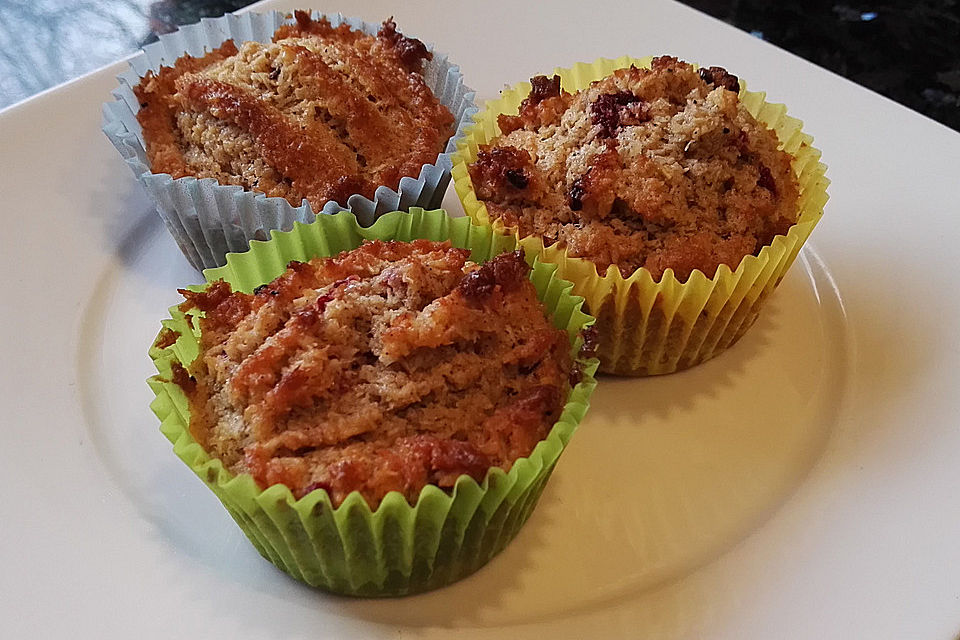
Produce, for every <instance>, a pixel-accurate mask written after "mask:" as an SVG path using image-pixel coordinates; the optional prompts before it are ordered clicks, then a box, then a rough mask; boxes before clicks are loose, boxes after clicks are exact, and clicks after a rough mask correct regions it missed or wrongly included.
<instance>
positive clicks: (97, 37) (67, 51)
mask: <svg viewBox="0 0 960 640" xmlns="http://www.w3.org/2000/svg"><path fill="white" fill-rule="evenodd" d="M247 4H250V0H186V1H181V0H160V1H155V0H0V108H2V107H5V106H8V105H11V104H14V103H16V102H19V101H21V100H24V99H26V98H29V97H30V96H32V95H34V94H36V93H39V92H40V91H43V90H44V89H47V88H49V87H53V86H56V85H58V84H60V83H62V82H66V81H67V80H71V79H73V78H76V77H78V76H81V75H83V74H84V73H87V72H89V71H93V70H94V69H97V68H99V67H102V66H104V65H106V64H110V63H111V62H115V61H116V60H118V59H120V58H122V57H124V56H126V55H129V54H131V53H133V52H135V51H137V49H139V48H140V47H141V46H143V45H144V44H147V43H149V42H152V41H154V40H156V38H157V34H159V33H168V32H170V31H173V30H175V29H176V28H177V25H182V24H190V23H192V22H196V21H198V20H199V19H200V18H203V17H212V16H219V15H222V14H223V13H225V12H227V11H235V10H236V9H239V8H240V7H243V6H245V5H247Z"/></svg>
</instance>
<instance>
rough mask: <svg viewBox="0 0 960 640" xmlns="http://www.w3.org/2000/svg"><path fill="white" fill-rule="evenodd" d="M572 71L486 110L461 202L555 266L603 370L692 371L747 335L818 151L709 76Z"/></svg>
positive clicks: (796, 226) (804, 231) (797, 223)
mask: <svg viewBox="0 0 960 640" xmlns="http://www.w3.org/2000/svg"><path fill="white" fill-rule="evenodd" d="M618 63H624V64H618ZM577 71H578V73H576V74H574V73H570V72H563V71H561V72H560V75H553V76H552V77H547V76H538V77H536V78H533V79H532V81H531V84H530V85H529V89H518V90H517V91H514V92H510V94H509V95H505V96H504V98H503V99H502V100H501V101H500V102H499V103H495V104H492V105H490V106H488V111H487V112H486V113H485V114H484V115H483V118H482V120H481V123H480V124H478V126H477V128H475V129H474V130H473V131H472V132H471V139H470V140H469V141H468V142H467V143H465V144H464V145H462V146H461V148H460V150H459V152H458V155H457V158H456V159H455V162H458V166H457V167H456V169H455V171H454V176H455V179H456V181H457V190H458V193H459V194H460V196H461V199H462V200H463V202H464V206H465V209H466V210H467V212H468V214H469V215H471V216H472V217H474V218H475V219H477V220H480V221H485V222H490V223H492V224H494V225H495V226H496V227H497V228H500V229H512V230H513V231H514V232H515V233H516V234H517V235H518V236H519V237H520V238H521V239H522V240H521V241H522V242H523V243H524V245H525V246H527V247H528V248H531V249H534V250H536V251H537V252H538V253H541V254H542V255H543V257H544V259H546V260H549V261H553V262H557V263H559V264H560V265H561V273H562V274H563V275H564V277H566V278H569V279H570V280H572V281H573V282H574V283H575V286H576V289H575V291H576V293H577V294H579V295H583V296H584V297H585V298H586V300H587V304H588V306H589V308H590V309H591V312H592V313H594V314H595V315H596V316H597V319H598V325H599V326H600V329H601V330H600V352H599V353H600V359H601V370H603V371H608V372H611V373H621V374H629V375H645V374H655V373H669V372H672V371H676V370H678V369H683V368H686V367H689V366H692V365H694V364H697V363H699V362H702V361H704V360H706V359H708V358H710V357H713V356H714V355H716V354H718V353H720V352H721V351H722V350H724V349H725V348H727V347H728V346H730V344H732V343H733V342H735V341H736V340H737V339H738V338H739V337H740V336H741V335H743V333H744V332H745V331H746V329H747V328H748V327H749V326H750V325H751V324H752V322H753V321H754V319H755V318H756V316H757V313H758V311H759V307H760V304H761V303H762V301H763V300H764V299H765V298H766V296H767V295H768V294H769V293H770V292H771V291H772V290H773V288H774V287H775V285H776V283H777V282H778V281H779V278H780V277H782V274H783V272H784V271H785V269H786V268H787V267H788V266H789V264H790V263H791V262H792V260H793V259H794V257H795V256H796V252H797V251H798V250H799V247H800V245H801V244H802V242H803V240H805V239H806V237H807V235H808V234H809V232H810V230H811V229H812V226H813V224H815V222H816V221H817V220H818V219H819V217H820V215H821V214H822V205H823V202H824V201H825V199H826V196H825V186H826V180H825V179H824V178H823V167H822V165H819V164H818V163H817V162H816V159H817V157H818V152H816V151H815V150H813V149H812V148H811V147H810V146H809V143H810V141H811V139H809V137H808V136H803V134H800V133H799V123H798V122H797V121H795V120H793V119H790V118H786V117H785V115H784V113H783V112H782V110H778V109H776V108H767V107H769V105H764V104H763V102H762V96H758V95H757V94H750V93H749V92H746V91H742V90H741V86H740V85H741V82H740V81H739V79H738V78H737V77H736V76H734V75H732V74H730V73H728V72H727V71H726V70H725V69H722V68H720V67H709V68H701V69H699V70H698V69H696V68H694V67H693V66H692V65H690V64H687V63H685V62H681V61H679V60H677V59H676V58H672V57H667V56H663V57H659V58H653V59H650V60H647V61H635V60H629V59H626V60H620V61H616V63H614V62H613V61H600V62H599V63H597V64H596V65H594V68H589V67H581V68H580V69H578V70H577ZM591 72H594V73H591ZM561 75H564V76H566V82H565V83H564V87H566V90H565V89H563V88H561ZM573 77H576V78H579V79H583V78H590V79H591V80H593V79H594V78H596V79H595V80H593V81H592V82H590V81H589V80H587V81H581V82H579V83H577V82H571V80H572V78H573ZM518 98H519V99H518ZM761 111H762V112H761ZM765 118H767V119H766V120H765ZM493 122H496V126H495V127H493V126H490V125H492V124H493ZM778 238H779V239H780V240H779V242H778V241H777V239H778ZM784 243H785V244H784ZM772 253H775V254H777V255H776V256H772V255H771V254H772ZM771 259H772V260H773V262H772V263H771ZM768 267H770V268H768ZM760 272H763V277H759V275H760Z"/></svg>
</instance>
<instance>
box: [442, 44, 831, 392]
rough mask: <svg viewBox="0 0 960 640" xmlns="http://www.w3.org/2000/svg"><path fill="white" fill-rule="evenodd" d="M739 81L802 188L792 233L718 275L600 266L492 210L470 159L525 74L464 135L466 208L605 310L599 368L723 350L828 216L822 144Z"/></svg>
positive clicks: (584, 81) (599, 65) (633, 369)
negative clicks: (657, 275) (525, 232)
mask: <svg viewBox="0 0 960 640" xmlns="http://www.w3.org/2000/svg"><path fill="white" fill-rule="evenodd" d="M651 60H652V58H650V57H648V58H642V59H636V58H630V57H626V56H624V57H621V58H617V59H615V60H610V59H606V58H600V59H599V60H597V61H595V62H593V63H589V64H588V63H578V64H576V65H574V66H573V67H572V68H570V69H556V70H555V71H554V73H555V74H557V75H559V76H560V83H561V86H562V87H563V89H565V90H566V91H569V92H571V93H573V92H576V91H579V90H581V89H585V88H586V87H587V86H588V85H589V84H590V83H591V82H593V81H595V80H599V79H601V78H604V77H606V76H608V75H610V74H611V73H613V72H614V71H615V70H617V69H621V68H624V67H629V66H630V65H634V66H637V67H644V68H649V67H650V61H651ZM740 85H741V91H740V100H741V102H742V103H743V105H744V106H745V107H746V109H747V110H748V111H749V112H750V113H751V114H752V115H753V116H754V117H755V118H757V120H759V121H760V122H763V123H764V124H765V125H766V126H767V127H768V128H770V129H772V130H773V131H775V132H776V134H777V137H778V138H779V140H780V145H781V148H782V149H783V150H784V151H786V152H787V153H789V154H790V155H791V156H792V157H793V162H792V165H793V170H794V172H795V173H796V175H797V179H798V182H799V186H800V197H799V202H798V207H799V216H798V219H797V222H796V224H794V225H793V226H792V227H790V229H789V230H788V232H787V234H786V235H780V236H776V237H775V238H774V240H773V241H772V242H771V244H769V245H767V246H765V247H763V248H762V249H761V250H760V252H759V253H758V254H757V255H748V256H746V257H744V258H743V260H742V261H741V262H740V264H739V265H737V266H736V268H735V269H731V268H730V267H728V266H726V265H721V266H720V268H719V269H718V270H717V272H716V274H715V275H714V276H713V277H712V278H708V277H706V276H705V275H704V274H703V273H702V272H701V271H694V272H693V274H692V275H691V276H690V278H688V280H687V281H686V282H680V281H679V280H677V278H676V277H675V276H674V274H673V271H672V270H671V269H668V270H667V271H666V272H665V273H664V275H663V277H662V278H661V280H660V281H659V282H656V281H654V279H653V277H652V276H651V274H650V272H649V271H648V270H647V269H644V268H640V269H637V270H636V271H635V272H633V273H621V271H620V269H619V268H618V267H617V266H615V265H613V266H610V267H609V268H608V269H607V271H606V273H605V274H600V273H598V271H597V268H596V266H595V265H594V263H592V262H590V261H589V260H586V259H583V258H575V257H572V256H570V255H568V254H567V252H566V251H565V250H564V249H562V248H560V247H558V246H556V245H553V246H550V247H544V244H543V241H542V239H541V238H540V237H537V236H526V237H523V238H520V237H519V231H518V229H517V228H516V227H512V228H508V227H505V226H504V224H503V223H502V222H501V221H500V220H499V219H492V218H491V217H490V215H489V213H488V211H487V207H486V205H485V204H484V203H483V202H481V201H479V200H478V199H477V196H476V192H475V191H474V187H473V182H472V181H471V179H470V173H469V171H468V165H469V164H471V163H472V162H474V161H475V160H476V158H477V152H478V149H479V147H480V145H483V144H487V143H489V142H490V141H491V140H492V139H493V138H495V137H496V136H498V135H500V129H499V127H498V126H497V116H498V115H500V114H510V115H513V114H516V113H517V111H518V108H519V106H520V103H521V102H522V101H523V99H524V98H526V97H527V95H528V94H529V92H530V88H531V86H530V83H528V82H521V83H519V84H517V85H516V86H514V87H513V88H511V89H507V90H505V91H503V93H502V94H501V97H500V98H499V99H497V100H491V101H489V102H488V103H487V104H486V107H485V109H484V110H483V111H482V112H481V113H479V114H477V116H475V123H474V125H473V126H472V127H470V128H469V129H468V130H467V131H466V135H465V137H464V138H463V139H461V140H460V141H459V142H458V145H457V151H456V153H454V155H453V164H454V166H453V180H454V185H455V187H456V190H457V194H458V196H459V197H460V201H461V202H462V203H463V207H464V210H465V211H466V213H467V215H468V216H469V217H470V218H472V219H473V220H474V221H476V222H477V223H479V224H489V225H492V226H493V228H494V229H496V230H497V232H501V233H513V234H514V235H515V236H516V237H517V238H518V242H519V243H520V244H521V245H522V246H523V247H524V249H525V250H527V251H528V252H531V253H533V254H535V255H538V256H539V257H540V258H541V259H543V260H544V261H545V262H549V263H552V264H556V265H558V266H559V274H560V277H562V278H564V279H566V280H570V281H571V282H573V283H574V289H573V291H574V294H575V295H578V296H582V297H583V298H584V299H585V300H586V308H587V309H588V310H589V311H590V313H592V314H593V315H594V316H596V318H597V327H598V330H599V331H598V333H599V337H600V345H599V352H598V355H599V357H600V371H603V372H607V373H614V374H620V375H630V376H643V375H656V374H665V373H672V372H674V371H679V370H682V369H686V368H688V367H692V366H694V365H696V364H699V363H701V362H704V361H706V360H709V359H710V358H713V357H714V356H716V355H718V354H719V353H722V352H723V351H724V350H725V349H727V348H728V347H729V346H731V345H732V344H734V343H735V342H736V341H737V340H738V339H739V338H740V337H741V336H742V335H743V334H744V333H745V332H746V331H747V329H749V328H750V326H751V325H752V324H753V322H754V321H755V320H756V318H757V315H758V314H759V312H760V309H761V307H762V306H763V303H764V302H765V301H766V300H767V298H769V296H770V294H771V293H772V292H773V290H774V289H775V288H776V286H777V285H778V284H779V283H780V280H781V279H782V278H783V276H784V274H785V273H786V271H787V269H788V268H789V267H790V265H791V264H793V261H794V259H795V258H796V257H797V253H798V252H799V251H800V248H801V247H802V246H803V243H804V242H806V240H807V238H808V237H809V236H810V233H811V232H812V231H813V228H814V227H815V226H816V224H817V222H819V221H820V218H821V217H822V215H823V207H824V204H825V203H826V201H827V197H828V196H827V191H826V189H827V185H829V183H830V181H829V180H828V179H827V178H826V176H825V173H826V166H825V165H824V164H822V163H821V162H820V161H819V160H820V151H819V150H817V149H815V148H814V147H813V146H812V145H813V138H812V137H811V136H810V135H809V134H807V133H804V132H803V130H802V126H803V123H802V122H800V121H799V120H797V119H796V118H793V117H790V116H788V115H787V109H786V107H785V106H784V105H782V104H773V103H768V102H766V100H765V98H766V94H764V93H762V92H752V91H747V90H746V88H745V83H744V82H743V81H742V80H741V82H740Z"/></svg>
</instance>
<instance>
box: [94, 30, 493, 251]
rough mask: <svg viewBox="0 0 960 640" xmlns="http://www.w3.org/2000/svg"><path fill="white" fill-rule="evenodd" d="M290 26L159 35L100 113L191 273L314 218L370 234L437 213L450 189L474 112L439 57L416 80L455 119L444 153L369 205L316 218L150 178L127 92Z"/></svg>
mask: <svg viewBox="0 0 960 640" xmlns="http://www.w3.org/2000/svg"><path fill="white" fill-rule="evenodd" d="M313 17H314V19H318V18H320V17H326V18H327V19H328V20H329V21H330V23H331V24H332V25H334V26H337V25H339V24H342V23H347V24H349V25H350V27H351V28H353V29H355V30H360V31H363V32H365V33H368V34H371V35H376V33H377V31H378V30H379V28H380V25H378V24H373V23H369V22H364V21H362V20H359V19H357V18H345V17H344V16H343V15H341V14H339V13H338V14H336V15H327V16H323V14H319V13H314V15H313ZM292 22H293V18H292V17H290V16H288V15H287V14H285V13H281V12H279V11H274V12H270V13H244V14H240V15H234V14H227V15H224V16H221V17H219V18H203V19H202V20H201V21H200V22H198V23H195V24H192V25H188V26H184V27H181V28H180V29H179V30H178V31H176V32H174V33H170V34H165V35H161V36H160V39H159V41H158V42H155V43H152V44H149V45H147V46H145V47H144V48H143V50H142V51H141V52H140V53H139V54H138V55H136V56H134V57H133V58H132V59H131V60H130V69H128V70H127V71H126V72H124V73H122V74H120V75H119V76H118V77H117V80H118V81H119V86H118V87H117V88H116V89H114V90H113V92H112V94H113V96H114V101H113V102H108V103H106V104H104V105H103V119H102V127H103V132H104V133H105V134H106V135H107V137H108V138H110V141H111V142H113V144H114V146H115V147H116V148H117V150H118V151H119V152H120V155H121V156H123V159H124V160H125V161H126V163H127V165H128V166H129V167H130V170H131V171H132V172H133V174H134V176H135V177H136V178H137V180H139V181H140V183H141V184H142V185H143V188H144V190H145V191H146V192H147V195H149V197H150V199H151V200H153V202H154V204H155V205H156V207H157V212H158V213H159V214H160V217H161V218H162V219H163V221H164V223H165V224H166V226H167V229H168V230H169V231H170V233H171V234H172V235H173V237H174V239H175V240H176V242H177V245H178V246H179V247H180V250H181V251H182V252H183V255H184V256H186V258H187V260H188V261H189V262H190V264H191V265H193V266H194V267H195V268H196V269H198V270H202V269H205V268H211V267H216V266H220V265H222V264H224V256H225V255H226V254H227V253H228V252H239V251H246V249H247V245H248V243H249V242H250V241H251V240H266V239H267V238H268V237H269V233H270V231H271V230H273V229H280V230H289V229H291V228H293V223H294V222H310V221H311V220H313V218H314V217H315V214H317V213H324V214H330V213H336V212H338V211H342V210H344V209H346V210H349V211H352V212H353V213H354V214H355V215H356V216H357V218H358V219H359V220H360V222H361V224H363V225H364V226H369V225H370V224H373V222H374V220H376V219H377V218H378V217H379V216H381V215H383V214H384V213H387V212H389V211H396V210H398V209H399V210H407V209H409V208H410V207H412V206H420V207H425V208H435V207H439V206H440V204H441V201H442V200H443V195H444V192H445V191H446V189H447V185H448V184H449V181H450V167H451V161H450V155H451V153H452V152H453V151H454V149H455V148H456V140H457V139H458V138H459V137H461V136H462V135H463V129H464V127H466V126H467V125H469V123H470V122H471V118H472V116H473V115H474V114H475V113H476V112H477V107H476V105H475V103H474V91H473V90H472V89H470V88H469V87H467V86H466V85H465V84H464V82H463V75H462V74H461V73H460V68H459V67H458V66H457V65H455V64H453V63H452V62H450V60H449V59H448V58H447V56H446V55H444V54H442V53H439V52H436V51H433V47H432V46H431V45H427V48H428V49H430V50H431V52H432V53H433V59H432V60H428V61H426V62H425V63H424V69H423V78H424V81H425V82H426V84H427V86H428V87H430V89H431V91H433V93H434V95H435V96H436V97H437V99H438V100H440V102H442V103H443V104H444V105H445V106H446V107H447V108H448V109H450V112H451V113H452V114H453V116H454V119H455V120H454V124H455V129H456V132H455V133H454V135H453V136H451V138H450V140H449V141H448V143H447V146H446V148H445V149H444V151H443V152H442V153H440V154H438V156H437V159H436V160H435V161H434V162H433V163H432V164H427V165H424V166H423V168H422V169H421V171H420V174H419V176H407V177H404V178H402V179H401V180H400V184H399V187H398V190H393V189H390V188H389V187H386V186H381V187H378V188H377V189H376V192H375V194H374V198H373V200H370V199H368V198H366V197H364V196H362V195H359V194H355V195H352V196H350V197H349V198H347V201H346V202H345V203H344V205H345V206H341V205H340V204H339V203H337V202H334V201H330V202H328V203H326V204H325V205H324V206H323V208H322V209H321V210H320V211H317V212H315V211H314V210H313V209H312V207H311V206H310V204H309V203H307V202H306V201H303V203H302V204H301V205H300V206H298V207H296V206H293V205H291V204H290V203H289V202H288V201H287V200H286V199H284V198H279V197H272V198H268V197H267V196H266V195H265V194H263V193H259V192H256V191H250V190H246V189H244V188H243V187H240V186H237V185H224V184H220V183H219V182H217V181H216V180H215V179H213V178H204V179H197V178H194V177H184V178H178V179H173V178H172V177H171V176H170V175H169V174H166V173H154V172H152V171H151V170H150V162H149V160H148V158H147V153H146V145H145V144H144V140H143V131H142V129H141V127H140V123H139V122H137V112H138V111H139V110H140V103H139V101H138V100H137V98H136V96H135V95H134V92H133V88H134V87H135V86H137V84H139V82H140V79H141V78H142V77H143V76H144V75H146V73H147V72H148V71H154V72H156V71H158V70H159V69H160V67H161V66H171V65H173V64H174V63H175V62H176V60H177V59H178V58H180V57H181V56H183V55H184V54H189V55H192V56H202V55H204V53H205V52H208V51H210V50H212V49H214V48H216V47H218V46H220V45H221V44H222V43H223V42H225V41H226V40H229V39H233V40H234V42H236V43H238V45H239V43H241V42H248V41H258V42H270V40H271V39H272V37H273V34H274V32H275V31H276V30H277V29H278V28H279V27H280V26H281V25H283V24H288V23H292Z"/></svg>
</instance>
